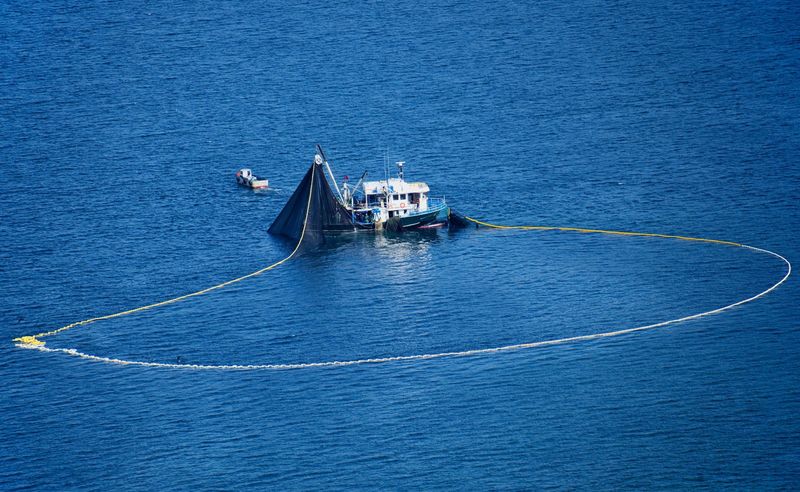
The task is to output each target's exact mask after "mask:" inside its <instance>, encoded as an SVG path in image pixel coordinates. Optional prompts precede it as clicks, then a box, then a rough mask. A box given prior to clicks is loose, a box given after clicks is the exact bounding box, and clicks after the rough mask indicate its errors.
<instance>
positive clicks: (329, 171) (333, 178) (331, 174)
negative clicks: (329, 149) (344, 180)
mask: <svg viewBox="0 0 800 492" xmlns="http://www.w3.org/2000/svg"><path fill="white" fill-rule="evenodd" d="M317 152H318V153H319V155H320V156H321V157H322V161H323V162H324V163H325V168H326V169H327V170H328V176H330V177H331V181H333V187H334V188H335V189H336V194H337V195H339V203H341V204H343V205H344V198H343V197H342V192H341V191H339V185H338V184H336V177H335V176H334V175H333V171H331V165H330V164H328V158H327V157H325V152H323V151H322V147H320V146H319V144H317Z"/></svg>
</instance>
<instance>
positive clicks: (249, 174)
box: [236, 168, 269, 189]
mask: <svg viewBox="0 0 800 492" xmlns="http://www.w3.org/2000/svg"><path fill="white" fill-rule="evenodd" d="M236 182H237V183H239V185H240V186H246V187H248V188H253V189H261V188H266V187H267V186H269V180H268V179H266V178H262V177H259V176H256V175H255V174H253V170H252V169H247V168H244V169H239V170H238V171H236Z"/></svg>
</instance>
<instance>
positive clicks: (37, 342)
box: [12, 165, 317, 348]
mask: <svg viewBox="0 0 800 492" xmlns="http://www.w3.org/2000/svg"><path fill="white" fill-rule="evenodd" d="M316 171H317V167H316V165H314V167H313V168H312V171H311V187H310V188H309V191H308V203H307V204H306V216H305V218H304V219H303V230H302V231H301V233H300V239H299V240H298V241H297V245H296V246H295V247H294V249H293V250H292V252H291V253H289V256H287V257H286V258H284V259H282V260H280V261H276V262H275V263H273V264H271V265H269V266H266V267H264V268H262V269H260V270H256V271H255V272H252V273H248V274H247V275H242V276H241V277H238V278H235V279H233V280H228V281H226V282H222V283H221V284H217V285H214V286H211V287H208V288H206V289H203V290H198V291H197V292H192V293H191V294H185V295H182V296H178V297H174V298H172V299H167V300H166V301H161V302H155V303H153V304H148V305H146V306H141V307H137V308H134V309H128V310H127V311H120V312H118V313H114V314H107V315H105V316H98V317H96V318H89V319H85V320H82V321H76V322H75V323H70V324H68V325H66V326H62V327H61V328H58V329H56V330H50V331H45V332H42V333H37V334H36V335H26V336H22V337H19V338H15V339H14V340H12V341H13V342H16V343H17V344H20V345H25V346H27V347H26V348H36V347H39V348H41V347H44V345H45V343H44V342H43V341H42V340H41V339H42V338H45V337H51V336H53V335H57V334H59V333H63V332H65V331H67V330H71V329H73V328H76V327H78V326H84V325H88V324H91V323H95V322H97V321H103V320H107V319H112V318H120V317H122V316H127V315H129V314H135V313H140V312H142V311H147V310H150V309H154V308H157V307H161V306H167V305H169V304H175V303H176V302H180V301H184V300H186V299H190V298H192V297H197V296H201V295H203V294H208V293H209V292H213V291H215V290H219V289H222V288H224V287H227V286H229V285H232V284H235V283H238V282H241V281H242V280H247V279H248V278H251V277H255V276H257V275H261V274H262V273H264V272H267V271H269V270H272V269H273V268H276V267H278V266H280V265H282V264H284V263H286V262H287V261H289V260H290V259H292V258H293V257H294V255H295V254H297V251H298V250H299V249H300V245H301V244H302V243H303V238H304V237H305V235H306V226H307V225H308V212H309V210H310V209H311V197H312V195H313V193H314V174H315V173H316Z"/></svg>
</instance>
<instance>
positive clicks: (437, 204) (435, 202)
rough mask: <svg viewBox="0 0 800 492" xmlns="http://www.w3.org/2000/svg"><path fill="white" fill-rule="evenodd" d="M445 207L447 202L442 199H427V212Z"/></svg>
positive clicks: (430, 197)
mask: <svg viewBox="0 0 800 492" xmlns="http://www.w3.org/2000/svg"><path fill="white" fill-rule="evenodd" d="M446 205H447V202H445V200H444V197H432V196H429V197H428V210H433V209H437V208H444V207H445V206H446Z"/></svg>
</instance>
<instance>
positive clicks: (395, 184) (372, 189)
mask: <svg viewBox="0 0 800 492" xmlns="http://www.w3.org/2000/svg"><path fill="white" fill-rule="evenodd" d="M384 189H385V190H386V191H388V192H389V193H427V192H429V191H430V188H429V187H428V185H427V183H422V182H415V183H409V182H407V181H403V180H401V179H400V178H389V179H388V180H381V181H364V192H365V193H366V194H367V195H381V194H383V192H384Z"/></svg>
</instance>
